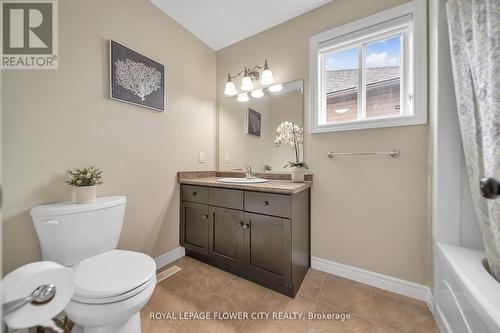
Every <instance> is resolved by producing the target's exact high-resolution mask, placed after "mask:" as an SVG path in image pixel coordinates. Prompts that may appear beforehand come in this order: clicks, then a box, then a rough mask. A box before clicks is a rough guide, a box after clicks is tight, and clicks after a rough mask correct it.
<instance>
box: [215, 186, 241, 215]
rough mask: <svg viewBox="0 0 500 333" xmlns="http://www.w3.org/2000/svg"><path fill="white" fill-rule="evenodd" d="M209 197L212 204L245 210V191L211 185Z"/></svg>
mask: <svg viewBox="0 0 500 333" xmlns="http://www.w3.org/2000/svg"><path fill="white" fill-rule="evenodd" d="M208 197H209V202H210V205H211V206H219V207H224V208H232V209H238V210H243V191H239V190H228V189H224V188H214V187H211V188H210V189H209V196H208Z"/></svg>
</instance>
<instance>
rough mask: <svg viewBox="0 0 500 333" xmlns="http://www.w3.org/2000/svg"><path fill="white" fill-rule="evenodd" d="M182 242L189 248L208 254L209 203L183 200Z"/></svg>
mask: <svg viewBox="0 0 500 333" xmlns="http://www.w3.org/2000/svg"><path fill="white" fill-rule="evenodd" d="M181 221H182V223H181V244H182V246H184V247H185V248H186V249H187V250H191V251H195V252H198V253H201V254H205V255H206V254H208V223H209V214H208V205H205V204H199V203H194V202H188V201H183V202H182V204H181Z"/></svg>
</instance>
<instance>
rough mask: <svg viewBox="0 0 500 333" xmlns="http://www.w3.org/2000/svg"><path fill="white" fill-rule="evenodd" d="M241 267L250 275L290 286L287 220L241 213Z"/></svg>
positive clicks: (289, 242) (288, 223) (289, 243)
mask: <svg viewBox="0 0 500 333" xmlns="http://www.w3.org/2000/svg"><path fill="white" fill-rule="evenodd" d="M244 220H245V228H244V230H245V235H244V250H245V268H246V270H247V271H248V273H249V274H251V276H252V277H254V278H257V279H262V280H264V282H267V283H270V284H280V285H281V286H285V287H290V283H291V231H290V220H289V219H284V218H279V217H272V216H266V215H260V214H250V213H245V218H244Z"/></svg>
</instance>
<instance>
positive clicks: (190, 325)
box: [141, 257, 438, 333]
mask: <svg viewBox="0 0 500 333" xmlns="http://www.w3.org/2000/svg"><path fill="white" fill-rule="evenodd" d="M174 264H175V265H177V266H179V267H181V269H182V270H181V271H180V272H178V273H176V274H174V275H172V276H171V277H169V278H167V279H166V280H163V281H162V282H160V283H159V284H158V285H157V286H156V289H155V291H154V293H153V295H152V297H151V300H150V301H149V303H148V304H147V305H146V307H144V309H143V310H142V311H141V319H142V332H143V333H156V332H162V333H163V332H196V333H204V332H217V333H219V332H228V333H229V332H259V333H260V332H273V333H274V332H317V333H319V332H332V333H335V332H342V333H351V332H352V333H354V332H363V333H370V332H373V333H383V332H387V333H395V332H401V333H410V332H411V333H428V332H430V333H432V332H438V330H437V328H436V325H435V323H434V319H433V317H432V315H431V314H430V312H429V310H428V309H427V306H426V305H425V303H423V302H420V301H416V300H413V299H410V298H407V297H404V296H400V295H397V294H393V293H390V292H387V291H384V290H380V289H377V288H373V287H370V286H367V285H364V284H361V283H358V282H355V281H351V280H347V279H344V278H341V277H337V276H334V275H330V274H327V273H323V272H320V271H317V270H314V269H310V270H309V272H308V273H307V275H306V278H305V280H304V282H303V283H302V286H301V288H300V290H299V292H298V294H297V296H296V297H295V299H292V298H289V297H287V296H284V295H281V294H278V293H276V292H273V291H271V290H269V289H267V288H264V287H262V286H259V285H257V284H254V283H252V282H249V281H247V280H244V279H241V278H239V277H237V276H235V275H232V274H230V273H226V272H224V271H222V270H219V269H217V268H215V267H212V266H209V265H206V264H204V263H202V262H200V261H197V260H195V259H192V258H189V257H184V258H181V259H179V260H178V261H176V262H175V263H173V264H172V265H174ZM184 312H197V313H203V312H210V313H211V314H212V315H213V313H214V312H218V313H223V312H231V313H240V315H242V314H244V313H248V316H250V315H251V313H257V312H268V313H272V312H283V313H293V312H296V313H303V314H304V316H307V315H308V313H315V314H322V313H325V314H331V313H350V314H351V319H350V320H345V321H340V320H328V319H319V318H313V319H309V318H306V319H304V320H278V319H275V320H272V319H271V318H269V319H267V320H266V319H265V318H264V319H262V320H257V319H245V318H242V319H228V320H220V319H219V320H214V319H209V320H200V319H192V320H188V319H183V318H179V313H184ZM151 313H175V314H176V316H177V318H166V319H161V320H153V319H150V314H151ZM242 316H243V315H242Z"/></svg>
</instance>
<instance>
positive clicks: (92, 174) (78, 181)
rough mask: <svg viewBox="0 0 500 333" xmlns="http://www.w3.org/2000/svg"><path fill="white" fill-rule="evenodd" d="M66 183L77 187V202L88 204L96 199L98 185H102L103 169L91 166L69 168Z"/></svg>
mask: <svg viewBox="0 0 500 333" xmlns="http://www.w3.org/2000/svg"><path fill="white" fill-rule="evenodd" d="M67 173H68V178H67V179H66V184H68V185H71V186H75V187H76V203H79V204H86V203H92V202H95V200H96V192H97V191H96V186H97V185H101V184H102V181H101V175H102V171H101V170H99V169H98V168H96V167H94V166H91V167H88V168H83V169H78V168H76V169H73V170H68V171H67Z"/></svg>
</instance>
